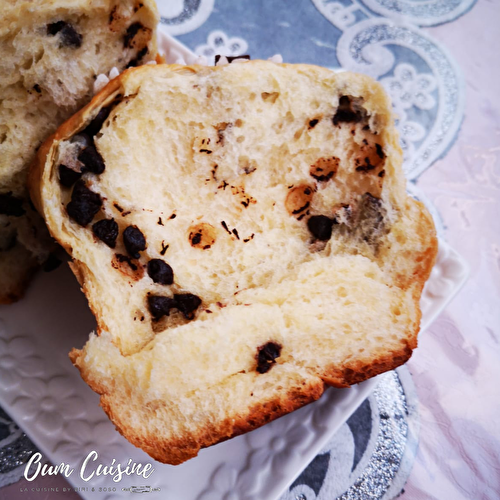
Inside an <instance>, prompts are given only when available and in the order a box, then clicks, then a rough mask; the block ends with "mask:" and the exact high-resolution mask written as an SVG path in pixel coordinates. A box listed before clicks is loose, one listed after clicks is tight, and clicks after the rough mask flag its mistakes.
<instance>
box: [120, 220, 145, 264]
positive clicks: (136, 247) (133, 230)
mask: <svg viewBox="0 0 500 500" xmlns="http://www.w3.org/2000/svg"><path fill="white" fill-rule="evenodd" d="M123 243H124V244H125V248H126V249H127V252H128V253H129V254H130V255H131V256H132V257H134V259H138V258H139V257H140V254H139V252H142V251H143V250H146V238H144V235H143V234H142V232H141V230H140V229H139V228H138V227H137V226H128V227H127V229H125V231H123Z"/></svg>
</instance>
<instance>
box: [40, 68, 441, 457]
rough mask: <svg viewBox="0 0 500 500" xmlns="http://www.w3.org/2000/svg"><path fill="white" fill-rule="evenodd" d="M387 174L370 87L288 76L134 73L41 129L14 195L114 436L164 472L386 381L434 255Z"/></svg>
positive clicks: (425, 229) (407, 349) (406, 339)
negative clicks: (51, 262)
mask: <svg viewBox="0 0 500 500" xmlns="http://www.w3.org/2000/svg"><path fill="white" fill-rule="evenodd" d="M103 110H104V111H103ZM103 114H104V115H106V119H105V120H104V121H102V120H101V118H100V117H101V116H102V115H103ZM82 155H83V156H82ZM82 158H83V159H84V160H85V161H83V160H82ZM78 159H79V160H78ZM401 163H402V154H401V150H400V148H399V146H398V139H397V134H396V131H395V129H394V125H393V119H392V116H391V112H390V103H389V101H388V99H387V97H386V95H385V94H384V92H383V90H382V88H381V87H380V85H379V84H378V83H376V82H375V81H373V80H372V79H370V78H368V77H366V76H362V75H356V74H351V73H341V74H334V73H333V72H331V71H329V70H327V69H323V68H319V67H315V66H306V65H287V64H275V63H272V62H265V61H250V62H244V63H239V64H235V63H233V64H231V65H225V66H219V67H201V66H191V67H183V66H178V65H159V66H156V67H151V66H143V67H141V68H137V69H133V70H128V71H125V72H124V73H123V74H122V75H120V77H119V78H117V79H115V80H113V81H112V82H110V83H109V84H108V85H107V87H106V88H105V89H104V90H103V91H102V92H100V93H99V95H97V96H96V97H95V98H94V99H93V100H92V102H91V103H90V104H89V105H88V106H87V107H85V108H84V109H83V110H82V111H81V112H79V113H77V114H76V115H75V116H73V117H72V118H71V119H70V120H68V121H67V122H66V123H65V124H64V125H63V126H62V127H61V128H59V130H58V131H57V132H56V134H55V135H54V136H53V137H51V138H50V140H48V141H47V142H46V143H45V144H44V145H43V146H42V148H41V150H40V152H39V154H38V157H37V162H36V163H35V164H34V166H33V169H32V171H31V174H30V187H31V194H32V197H33V199H34V202H35V204H36V206H37V208H38V209H39V211H40V213H42V214H43V216H44V218H45V220H46V221H47V224H48V227H49V228H50V231H51V233H52V235H53V236H54V237H55V238H56V239H57V240H58V241H59V242H60V243H61V245H63V246H64V247H65V248H66V249H67V251H68V252H69V253H70V254H71V255H72V257H73V262H72V264H71V267H72V269H73V272H74V273H75V275H76V276H77V278H78V280H79V282H80V284H81V286H82V289H83V291H84V292H85V294H86V296H87V298H88V300H89V304H90V307H91V308H92V310H93V312H94V314H95V316H96V319H97V323H98V332H97V333H98V335H94V334H92V335H91V337H90V340H89V341H88V343H87V344H86V346H85V347H84V348H83V349H82V350H77V349H74V350H73V351H72V352H71V354H70V357H71V359H72V361H73V363H74V364H75V365H76V366H77V367H78V369H79V370H80V372H81V375H82V377H83V378H84V379H85V381H86V382H87V383H88V384H89V385H90V386H91V387H92V389H94V390H95V391H96V392H98V393H99V394H100V395H101V405H102V407H103V408H104V410H105V411H106V413H107V414H108V415H109V417H110V418H111V420H112V421H113V422H114V423H115V425H116V427H117V428H118V430H119V431H120V432H121V433H122V434H123V435H124V436H125V437H126V438H127V439H129V440H130V441H131V442H132V443H133V444H135V445H137V446H139V447H141V448H143V449H144V450H145V451H146V452H148V453H149V454H150V455H151V456H152V457H154V458H155V459H157V460H160V461H162V462H166V463H171V464H178V463H181V462H183V461H185V460H187V459H189V458H191V457H193V456H195V455H196V454H197V453H198V450H199V449H200V448H202V447H206V446H209V445H211V444H214V443H217V442H219V441H221V440H224V439H227V438H230V437H232V436H235V435H238V434H241V433H243V432H246V431H249V430H251V429H254V428H256V427H258V426H260V425H262V424H264V423H266V422H269V421H270V420H272V419H274V418H277V417H279V416H281V415H283V414H285V413H288V412H290V411H292V410H294V409H296V408H298V407H300V406H303V405H304V404H307V403H309V402H311V401H313V400H315V399H317V398H319V397H320V395H321V394H322V393H323V390H324V388H325V385H331V386H335V387H347V386H349V385H350V384H354V383H357V382H361V381H362V380H365V379H367V378H369V377H372V376H374V375H377V374H378V373H381V372H383V371H385V370H390V369H393V368H395V367H397V366H398V365H400V364H402V363H404V362H405V361H406V360H407V359H408V358H409V357H410V355H411V352H412V349H413V348H415V347H416V345H417V332H418V330H419V322H420V309H419V298H420V294H421V291H422V287H423V285H424V282H425V281H426V279H427V278H428V276H429V273H430V271H431V267H432V265H433V263H434V260H435V256H436V251H437V241H436V236H435V230H434V226H433V222H432V220H431V217H430V215H429V214H428V212H427V211H426V209H425V208H424V207H423V205H422V204H421V203H419V202H417V201H415V200H413V199H411V198H410V197H408V196H407V194H406V192H405V179H404V177H403V172H402V169H401ZM82 166H84V169H83V172H84V173H81V171H82ZM68 173H69V174H70V175H69V177H71V178H70V179H68Z"/></svg>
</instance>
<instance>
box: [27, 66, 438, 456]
mask: <svg viewBox="0 0 500 500" xmlns="http://www.w3.org/2000/svg"><path fill="white" fill-rule="evenodd" d="M170 67H171V69H173V70H181V71H192V72H197V71H199V70H201V69H203V67H197V66H192V67H189V66H179V65H170ZM301 67H302V68H306V67H307V65H301ZM143 69H144V67H139V68H130V69H128V70H125V71H124V72H123V73H121V74H120V75H119V76H118V77H117V78H115V79H114V80H112V81H111V82H109V83H108V84H107V85H106V87H104V89H102V90H101V91H100V92H99V93H98V94H97V95H96V96H94V98H93V99H92V101H91V102H90V103H89V104H87V105H86V106H85V107H84V108H82V109H81V110H80V111H79V112H78V113H76V114H75V115H74V116H72V117H71V118H70V119H68V120H67V121H66V122H64V123H63V124H62V125H61V126H60V127H59V129H58V130H57V131H56V133H55V134H53V135H52V136H51V137H49V138H48V139H47V141H45V143H44V144H43V145H42V146H41V147H40V149H39V151H38V154H37V156H36V158H35V160H34V162H33V163H32V165H31V167H30V172H29V177H28V188H29V191H30V194H31V198H32V201H33V203H34V205H35V207H36V208H37V210H38V211H39V212H40V213H41V214H42V215H43V216H44V217H45V218H46V219H47V218H48V217H49V214H48V213H47V212H46V207H45V203H44V190H43V186H44V180H46V182H45V185H46V186H48V185H50V183H49V179H48V177H49V176H50V175H51V169H50V168H46V166H47V165H50V161H51V157H52V155H53V154H54V151H55V150H54V146H56V145H57V144H58V143H59V142H60V141H61V140H65V139H66V138H68V137H71V136H72V135H74V134H75V133H76V132H77V131H78V130H80V129H82V128H83V126H84V125H85V124H86V123H87V121H88V120H89V118H90V117H91V116H92V115H93V114H94V112H95V110H97V109H99V108H100V107H101V106H102V105H104V104H106V101H107V100H108V99H110V97H111V96H113V95H115V94H116V93H118V91H119V90H120V89H121V88H122V87H123V82H124V81H125V80H126V79H127V77H128V76H129V75H130V74H131V73H132V72H134V71H142V70H143ZM412 203H413V204H415V205H416V206H417V208H418V212H419V219H420V224H419V225H418V233H419V236H420V240H421V242H422V246H423V247H424V248H425V249H426V250H425V252H424V253H423V254H421V255H422V258H421V260H420V262H419V265H418V266H417V267H416V270H415V271H414V273H413V275H412V276H410V277H408V278H407V280H405V281H406V282H402V283H401V286H402V288H408V287H409V286H411V287H412V297H413V300H414V301H415V302H416V303H417V305H418V302H419V300H420V295H421V292H422V289H423V287H424V284H425V282H426V280H427V279H428V277H429V275H430V272H431V270H432V267H433V265H434V263H435V260H436V256H437V246H438V245H437V237H436V232H435V228H434V225H433V222H432V218H431V216H430V214H429V213H428V212H427V210H426V209H425V207H424V205H423V204H422V203H421V202H418V201H416V200H413V199H411V198H408V199H407V204H412ZM407 206H408V205H407ZM48 225H49V229H50V232H51V234H52V236H53V237H54V238H55V239H56V240H57V241H58V242H59V243H60V244H61V245H62V246H63V247H64V248H65V249H66V251H67V252H68V253H69V254H70V255H71V254H72V248H71V247H70V246H69V245H68V244H67V243H65V242H64V241H62V240H61V238H60V236H59V235H58V234H56V233H55V231H52V228H51V225H50V224H48ZM70 268H71V270H72V272H73V273H74V275H75V276H76V278H77V280H78V282H79V283H80V286H81V287H82V291H83V292H85V289H86V286H85V281H86V277H87V276H88V274H89V270H88V269H87V268H86V266H85V265H84V264H83V263H82V262H80V261H78V260H76V259H73V262H72V263H71V264H70ZM91 309H92V312H93V313H94V315H95V317H96V320H97V323H98V328H97V333H98V334H99V333H100V332H101V331H102V330H106V326H105V324H104V323H103V320H102V318H101V317H100V314H99V311H98V310H96V309H95V308H92V307H91ZM420 318H421V311H420V308H419V307H417V317H416V318H415V322H414V326H413V328H412V332H411V333H410V332H409V334H408V338H409V341H408V342H407V343H406V345H402V347H401V349H400V350H398V351H392V352H389V353H386V354H384V355H383V356H380V357H379V358H378V359H377V360H374V361H372V362H371V363H370V364H363V363H362V362H359V361H358V362H352V363H350V364H347V365H346V366H345V367H343V368H342V369H339V368H338V367H333V366H332V367H329V368H327V369H326V370H325V372H324V374H323V375H322V376H321V377H316V378H314V379H311V380H310V381H309V382H308V383H307V384H306V385H304V386H303V387H302V389H300V388H294V389H293V390H290V391H288V392H286V393H284V394H282V395H281V396H280V397H279V398H275V399H270V400H267V401H261V402H260V403H258V404H256V405H254V406H252V407H250V408H249V410H248V414H246V415H233V416H230V417H228V418H227V419H226V420H224V421H223V422H219V423H217V424H211V428H208V426H207V427H206V428H202V429H200V431H199V432H198V433H197V434H196V435H193V436H192V437H191V438H190V439H185V438H184V439H183V438H180V439H178V440H177V441H173V440H168V441H164V440H162V439H160V438H158V436H155V435H144V434H140V433H138V432H137V430H136V429H135V428H133V427H130V426H128V425H127V424H126V423H124V422H123V421H122V420H121V418H120V414H119V413H120V412H119V410H120V405H119V404H118V403H119V401H118V400H116V401H115V400H114V399H115V398H113V395H112V394H111V392H106V388H104V387H103V386H102V385H100V384H99V383H97V382H96V381H95V379H94V378H93V377H92V375H91V374H90V373H84V370H83V368H82V366H80V362H79V359H80V356H82V355H83V350H79V349H76V348H74V349H72V351H71V352H70V353H69V357H70V359H71V361H72V363H73V364H74V365H75V366H76V367H77V368H78V369H79V371H80V375H81V377H82V378H83V380H84V381H85V382H86V383H87V384H88V385H89V386H90V387H91V388H92V390H94V391H95V392H97V393H98V394H99V395H100V401H101V402H100V404H101V407H102V408H103V410H104V411H105V412H106V414H107V415H108V417H109V418H110V420H111V421H112V422H113V424H114V425H115V427H116V429H117V430H118V431H119V432H120V433H121V434H122V435H123V436H124V437H125V438H126V439H127V440H129V441H130V442H131V443H132V444H134V445H135V446H137V447H139V448H141V449H143V450H144V451H146V452H147V453H148V454H149V455H151V456H152V457H153V458H154V459H156V460H158V461H160V462H163V463H169V464H172V465H178V464H181V463H183V462H184V461H186V460H188V459H190V458H193V457H195V456H196V455H197V454H198V452H199V450H200V449H202V448H206V447H208V446H211V445H213V444H216V443H218V442H221V441H225V440H227V439H230V438H232V437H235V436H238V435H240V434H243V433H246V432H249V431H251V430H254V429H256V428H258V427H260V426H262V425H264V424H266V423H268V422H271V421H273V420H275V419H277V418H279V417H281V416H283V415H286V414H288V413H290V412H292V411H294V410H296V409H298V408H300V407H302V406H305V405H307V404H309V403H311V402H314V401H316V400H317V399H319V397H320V396H321V395H322V394H323V392H324V390H325V388H326V387H327V386H332V387H337V388H345V387H350V386H351V385H352V384H356V383H359V382H362V381H364V380H366V379H368V378H371V377H374V376H376V375H378V374H380V373H383V372H386V371H388V370H392V369H395V368H397V367H398V366H400V365H402V364H404V363H405V362H406V361H407V360H408V359H409V358H410V357H411V354H412V350H413V349H415V348H416V347H417V334H418V332H419V329H420ZM108 391H109V389H108Z"/></svg>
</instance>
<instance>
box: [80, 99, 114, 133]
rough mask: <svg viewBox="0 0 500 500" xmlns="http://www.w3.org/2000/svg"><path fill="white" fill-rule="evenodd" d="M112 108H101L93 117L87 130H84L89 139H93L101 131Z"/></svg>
mask: <svg viewBox="0 0 500 500" xmlns="http://www.w3.org/2000/svg"><path fill="white" fill-rule="evenodd" d="M112 108H113V106H106V107H105V108H101V109H100V110H99V113H97V115H96V116H95V118H94V119H93V120H92V121H91V122H90V123H89V124H88V125H87V128H86V129H85V130H84V132H85V133H86V134H88V135H89V136H91V137H94V136H95V135H96V134H98V133H99V132H100V131H101V128H102V126H103V124H104V122H105V121H106V119H107V118H108V116H109V114H110V113H111V109H112Z"/></svg>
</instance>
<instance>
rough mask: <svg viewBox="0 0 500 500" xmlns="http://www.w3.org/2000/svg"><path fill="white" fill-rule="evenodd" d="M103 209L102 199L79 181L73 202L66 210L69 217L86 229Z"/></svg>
mask: <svg viewBox="0 0 500 500" xmlns="http://www.w3.org/2000/svg"><path fill="white" fill-rule="evenodd" d="M101 207H102V199H101V197H100V196H99V195H98V194H97V193H94V192H93V191H91V190H90V189H89V188H88V187H87V186H86V185H85V182H84V181H83V180H81V179H80V180H79V181H78V182H77V183H76V185H75V187H74V189H73V193H72V195H71V201H70V202H69V203H68V205H67V207H66V210H67V211H68V215H69V216H70V217H71V218H72V219H73V220H74V221H75V222H76V223H78V224H80V226H83V227H85V226H86V225H87V224H89V223H90V222H92V219H93V218H94V216H95V215H96V214H97V212H99V210H100V209H101Z"/></svg>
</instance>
